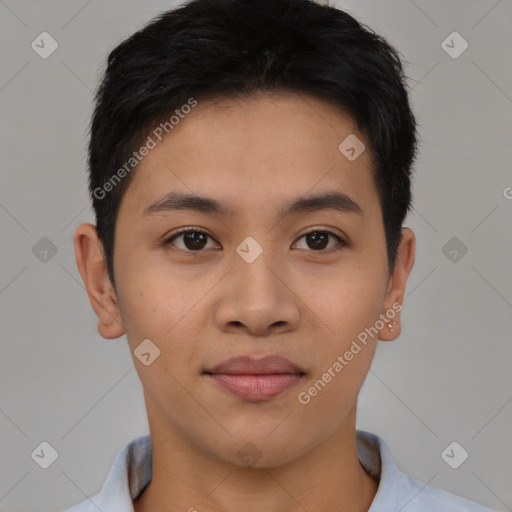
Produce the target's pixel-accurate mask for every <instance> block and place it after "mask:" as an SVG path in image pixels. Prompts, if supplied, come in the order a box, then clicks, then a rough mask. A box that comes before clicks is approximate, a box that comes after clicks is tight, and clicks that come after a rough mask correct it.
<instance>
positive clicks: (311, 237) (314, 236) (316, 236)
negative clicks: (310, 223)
mask: <svg viewBox="0 0 512 512" xmlns="http://www.w3.org/2000/svg"><path fill="white" fill-rule="evenodd" d="M329 237H332V238H334V239H335V240H336V241H337V244H335V245H334V246H332V247H330V248H328V249H326V246H327V245H328V244H329ZM303 238H305V239H306V244H307V245H308V246H309V248H312V249H313V250H314V252H320V251H324V252H334V251H336V250H338V249H339V248H340V247H343V246H345V245H346V244H345V242H344V241H343V240H342V239H341V238H340V237H339V236H338V235H335V234H334V233H332V232H331V231H321V230H315V231H310V232H309V233H306V234H304V235H302V236H301V238H300V239H299V240H302V239H303ZM305 248H306V249H307V248H308V247H305ZM299 249H304V247H299Z"/></svg>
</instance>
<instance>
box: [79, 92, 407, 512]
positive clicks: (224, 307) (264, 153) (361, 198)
mask: <svg viewBox="0 0 512 512" xmlns="http://www.w3.org/2000/svg"><path fill="white" fill-rule="evenodd" d="M349 134H356V135H357V136H358V138H359V139H360V140H362V141H364V138H363V137H362V136H361V135H360V134H359V132H358V130H357V127H356V125H355V123H354V121H353V120H352V118H351V117H350V116H349V115H347V114H346V113H345V112H343V111H342V110H341V109H339V108H334V107H333V106H332V105H331V104H329V103H326V102H324V101H323V100H320V99H316V98H314V97H310V96H305V95H296V94H291V93H287V94H275V95H259V96H254V97H245V98H240V99H225V100H223V101H221V102H217V103H215V104H214V103H212V102H208V103H206V102H205V103H199V105H198V106H197V107H196V108H194V109H193V110H192V112H191V113H190V114H188V115H187V117H186V118H185V119H184V120H182V121H181V122H180V124H179V125H177V126H176V127H175V128H174V130H173V131H172V132H171V134H170V135H169V136H167V137H166V138H165V139H164V140H163V142H162V143H161V144H159V145H158V146H157V147H156V148H155V149H153V150H151V151H150V153H149V154H148V155H147V156H146V157H145V158H144V159H143V160H142V162H141V163H140V164H139V166H138V168H137V170H136V171H135V174H134V176H133V180H132V182H131V183H130V184H129V186H128V188H127V190H126V192H125V195H124V197H123V200H122V202H121V206H120V210H119V214H118V218H117V225H116V237H115V254H114V273H115V280H116V289H115V290H114V288H113V287H112V284H111V283H110V281H109V278H108V275H107V270H106V265H105V261H104V258H103V252H102V247H101V243H100V241H99V240H98V238H97V235H96V230H95V227H94V226H93V225H91V224H82V225H81V226H79V227H78V228H77V230H76V233H75V251H76V259H77V265H78V269H79V271H80V274H81V276H82V279H83V281H84V284H85V286H86V289H87V292H88V294H89V298H90V301H91V305H92V307H93V309H94V311H95V312H96V314H97V316H98V331H99V333H100V334H101V336H103V337H104V338H108V339H113V338H117V337H119V336H121V335H123V334H126V335H127V339H128V343H129V346H130V349H131V352H132V357H133V361H134V365H135V367H136V370H137V372H138V375H139V378H140V380H141V383H142V386H143V390H144V399H145V404H146V409H147V413H148V422H149V427H150V434H151V438H152V442H153V480H152V482H151V484H150V485H149V486H148V488H147V489H146V491H145V492H144V493H143V494H142V496H141V497H140V499H138V500H136V501H135V503H134V508H135V511H136V512H149V511H150V510H153V511H154V510H169V511H174V510H190V509H191V508H192V507H194V508H196V509H197V510H198V511H199V512H201V510H208V511H221V510H222V511H225V512H226V511H227V512H230V511H238V510H245V511H248V512H252V511H255V512H256V511H258V512H260V511H261V510H272V511H282V512H291V511H299V510H304V509H306V510H310V511H316V510H337V511H352V512H353V511H366V510H368V508H369V507H370V505H371V502H372V500H373V498H374V496H375V493H376V491H377V487H378V482H377V481H376V480H375V479H373V478H372V477H371V476H370V475H368V474H367V473H366V472H365V471H364V470H363V468H362V466H361V465H360V463H359V460H358V457H357V452H356V437H355V436H356V423H355V420H356V408H357V397H358V394H359V391H360V389H361V386H362V384H363V382H364V380H365V377H366V375H367V373H368V371H369V368H370V364H371V362H372V359H373V356H374V352H375V348H376V344H377V339H380V340H383V341H391V340H394V339H396V338H397V337H398V336H399V335H400V313H399V312H397V314H396V316H395V317H394V321H396V322H397V323H396V324H395V325H393V331H391V330H390V329H389V327H388V326H387V324H386V323H384V327H383V328H382V329H381V330H380V331H379V334H378V336H375V337H373V338H369V341H368V344H367V345H366V346H362V350H361V351H360V352H359V353H358V354H357V355H355V356H354V358H353V359H352V360H351V361H350V362H349V363H348V364H347V365H346V366H345V367H344V368H343V370H342V371H341V372H339V373H337V374H336V377H334V378H332V380H331V381H330V382H329V383H328V384H327V385H326V386H325V387H324V388H323V389H322V391H321V392H319V393H318V394H317V395H316V396H315V397H313V398H311V401H310V402H309V403H308V404H307V405H303V404H301V403H300V402H299V401H298V399H297V396H298V393H300V392H301V391H304V390H306V391H307V390H308V388H309V387H311V386H312V384H313V383H314V382H315V381H317V379H319V378H321V376H322V374H324V373H325V372H326V371H327V370H328V368H329V367H332V365H333V363H334V362H335V361H336V360H337V357H338V356H339V355H342V354H344V353H345V352H346V351H347V350H348V349H349V347H350V345H351V343H352V341H353V340H355V339H356V337H357V335H358V334H359V333H361V332H362V331H364V329H365V328H367V327H370V326H373V325H374V324H375V322H376V320H378V319H379V315H381V314H384V313H386V311H388V310H389V309H390V308H392V305H393V304H396V303H399V304H402V303H403V298H404V292H405V286H406V281H407V278H408V276H409V274H410V271H411V269H412V267H413V264H414V254H415V235H414V233H413V231H412V230H411V229H409V228H403V230H402V241H401V244H400V247H399V251H398V256H397V260H396V263H395V267H394V270H393V272H392V273H389V272H388V268H387V254H386V243H385V234H384V225H383V220H382V212H381V207H380V204H379V201H378V197H377V189H376V187H375V184H374V181H373V178H372V175H371V172H370V166H371V155H370V152H369V150H368V149H367V150H366V151H364V152H363V153H362V154H361V155H360V156H359V157H358V158H357V159H356V160H354V161H349V160H348V159H347V158H346V157H345V156H344V155H343V154H342V153H341V152H340V151H339V150H338V145H339V144H340V143H341V141H343V140H344V139H345V138H346V137H347V136H348V135H349ZM367 147H368V146H367ZM332 190H335V191H340V192H343V193H345V194H347V195H349V196H350V197H351V198H352V199H353V200H354V201H356V202H357V203H358V204H359V206H360V207H361V209H362V211H363V213H364V215H357V214H354V213H347V212H340V211H337V210H332V209H330V210H319V211H308V212H302V213H299V214H292V215H289V216H287V217H285V218H283V219H281V220H279V219H278V217H277V212H278V210H279V209H280V208H281V207H282V206H283V205H284V204H285V203H288V202H289V201H292V200H295V199H297V198H299V197H301V196H303V195H305V194H311V193H320V192H329V191H332ZM171 191H181V192H184V193H191V192H193V193H194V194H197V195H201V196H203V195H204V196H208V197H212V198H215V199H218V200H224V201H226V202H227V203H228V204H229V206H230V207H231V208H232V209H234V210H235V211H236V215H235V216H233V217H222V216H219V215H215V214H205V213H201V212H196V211H190V210H180V211H168V212H159V213H155V214H153V215H143V212H144V210H145V209H146V208H147V207H148V206H149V205H151V204H152V203H153V202H155V201H156V200H158V199H159V198H161V197H162V196H163V195H165V194H166V193H168V192H171ZM186 227H195V228H198V229H200V230H201V231H205V232H207V234H209V235H210V236H211V238H208V239H207V240H208V241H207V244H206V246H204V248H202V249H201V251H202V252H199V253H198V252H197V251H196V252H194V251H193V248H194V246H193V245H190V244H189V245H188V246H187V245H186V240H185V239H184V237H183V236H182V237H178V238H177V239H175V240H174V242H173V243H171V242H169V243H167V245H165V244H163V240H165V239H166V238H168V237H169V236H170V235H172V234H173V233H175V232H176V231H178V230H179V229H183V228H186ZM315 230H316V231H326V230H328V231H331V232H332V233H334V234H336V235H338V236H340V237H341V238H342V239H343V240H344V242H345V243H346V245H345V246H341V247H339V249H338V250H337V251H335V252H331V253H328V252H326V251H328V250H329V249H330V248H332V247H336V246H337V243H338V241H337V240H336V238H330V239H329V242H328V246H327V247H326V248H325V249H322V248H320V249H319V248H317V247H318V246H316V245H314V241H313V242H311V241H309V242H308V237H305V236H304V235H305V234H306V233H308V232H311V231H315ZM248 236H251V237H253V238H254V239H255V240H256V241H257V242H258V243H259V244H260V246H261V247H262V248H263V252H262V254H261V255H260V256H259V257H258V258H257V259H256V260H255V261H254V262H252V263H250V264H249V263H246V262H245V261H244V260H243V259H242V258H241V257H240V256H239V255H238V254H237V252H236V248H237V246H238V245H239V244H240V243H241V242H242V241H243V240H244V239H245V238H246V237H248ZM173 244H174V245H173ZM321 247H324V246H321ZM191 248H192V249H191ZM187 249H188V253H187V252H186V251H187ZM144 339H150V340H151V341H152V342H153V343H154V344H155V345H156V346H158V347H159V349H160V351H161V353H160V356H159V357H158V358H157V359H155V360H154V362H153V363H151V364H150V365H148V366H145V365H144V364H142V363H141V361H140V360H139V359H138V358H137V357H135V356H134V354H133V351H134V350H135V349H136V348H137V346H138V345H139V344H140V343H141V342H142V340H144ZM247 354H248V355H252V356H263V355H269V354H277V355H280V356H283V357H286V358H287V359H289V360H291V361H292V362H294V363H295V364H297V365H299V366H300V367H302V368H303V369H304V371H305V372H306V375H305V376H304V377H303V378H302V381H301V382H299V384H297V385H295V386H293V387H292V388H290V389H288V390H286V391H284V392H282V393H281V394H279V395H277V396H276V397H274V398H273V399H271V400H267V401H264V402H254V401H247V400H243V399H241V398H238V397H235V396H233V395H232V394H230V393H228V392H226V391H225V390H224V389H221V388H220V387H219V386H218V385H216V384H215V383H212V382H210V381H209V380H208V379H207V378H206V377H205V376H204V375H203V373H202V372H203V370H204V369H205V368H207V367H211V366H213V365H215V364H217V363H219V362H221V361H223V360H225V359H228V358H230V357H232V356H238V355H247ZM248 442H250V443H252V444H253V445H254V446H255V447H256V448H257V450H258V453H259V455H260V459H259V460H258V461H257V463H256V464H255V465H254V466H251V467H247V466H245V465H244V464H243V462H242V461H241V460H240V459H239V457H238V455H237V454H238V452H239V450H240V449H241V448H242V447H243V446H244V445H246V443H248Z"/></svg>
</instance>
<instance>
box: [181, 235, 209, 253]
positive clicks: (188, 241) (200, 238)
mask: <svg viewBox="0 0 512 512" xmlns="http://www.w3.org/2000/svg"><path fill="white" fill-rule="evenodd" d="M196 237H197V238H196ZM205 240H206V235H205V234H204V233H198V232H197V231H191V232H190V233H185V246H186V247H187V249H202V248H203V247H204V245H205V244H204V242H205Z"/></svg>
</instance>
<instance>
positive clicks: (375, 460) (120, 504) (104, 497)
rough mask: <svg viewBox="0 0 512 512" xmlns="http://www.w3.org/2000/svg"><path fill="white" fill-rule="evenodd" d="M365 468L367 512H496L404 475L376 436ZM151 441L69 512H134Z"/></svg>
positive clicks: (366, 447)
mask: <svg viewBox="0 0 512 512" xmlns="http://www.w3.org/2000/svg"><path fill="white" fill-rule="evenodd" d="M356 442H357V451H358V455H359V460H360V462H361V465H362V466H363V467H364V468H365V470H366V471H367V472H368V473H369V474H371V475H372V476H375V477H376V478H377V479H379V487H378V490H377V494H376V495H375V497H374V499H373V501H372V504H371V506H370V509H369V510H368V512H398V511H400V512H496V511H492V510H491V509H489V508H487V507H484V506H482V505H478V504H477V503H474V502H473V501H470V500H467V499H465V498H461V497H459V496H456V495H454V494H451V493H449V492H447V491H443V490H442V489H438V488H436V487H432V486H430V485H425V484H422V483H421V482H419V481H417V480H414V479H412V478H410V477H408V476H407V475H405V474H404V473H402V472H401V471H400V470H399V469H398V467H397V465H396V464H395V461H394V460H393V457H392V455H391V451H390V449H389V447H388V445H387V444H386V443H385V442H384V441H383V440H382V439H381V438H380V437H378V436H376V435H375V434H371V433H369V432H365V431H363V430H357V437H356ZM152 460H153V459H152V452H151V437H150V436H149V435H146V436H141V437H138V438H137V439H134V440H133V441H131V442H130V443H129V444H128V445H127V446H125V447H124V448H123V449H122V450H121V451H120V452H119V453H118V454H117V456H116V458H115V460H114V463H113V464H112V467H111V469H110V472H109V474H108V476H107V480H106V481H105V484H104V485H103V487H102V489H101V491H100V492H99V493H98V494H96V495H95V496H93V497H92V498H89V499H87V500H85V501H82V502H81V503H79V504H78V505H75V506H73V507H71V508H69V509H67V510H66V511H64V512H98V510H100V511H101V512H134V510H133V500H134V499H135V498H136V497H137V496H138V495H139V494H140V493H141V492H142V491H143V490H144V488H145V487H146V485H147V484H149V482H150V481H151V476H152Z"/></svg>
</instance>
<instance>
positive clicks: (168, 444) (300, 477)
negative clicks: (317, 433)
mask: <svg viewBox="0 0 512 512" xmlns="http://www.w3.org/2000/svg"><path fill="white" fill-rule="evenodd" d="M150 432H151V440H152V449H153V476H152V480H151V482H150V484H149V485H148V487H147V488H146V490H145V491H144V493H143V494H142V495H141V496H139V498H138V499H137V500H135V502H134V510H135V512H150V511H163V510H166V511H168V512H174V511H190V512H194V510H197V511H198V512H202V511H204V510H208V511H209V512H210V511H211V512H220V511H223V512H235V511H238V510H241V509H242V510H244V511H245V512H260V511H261V510H272V511H275V512H297V511H304V510H336V511H339V512H345V511H346V512H348V511H350V512H355V511H358V512H359V511H360V512H363V511H364V512H366V511H368V509H369V508H370V505H371V503H372V501H373V498H374V496H375V494H376V492H377V488H378V481H377V480H375V479H374V478H372V477H371V476H370V475H368V474H367V473H366V472H365V471H364V469H363V468H362V466H361V464H360V462H359V458H358V455H357V448H356V428H355V409H354V410H353V411H351V413H349V415H348V416H347V418H345V421H344V422H343V423H342V424H341V425H340V427H339V428H338V429H337V430H336V431H335V432H334V433H333V434H332V435H331V436H330V437H329V438H327V439H325V440H324V441H323V442H322V443H321V444H320V445H318V446H316V447H315V448H313V449H312V450H310V451H309V452H307V453H306V454H305V455H303V456H301V457H299V458H297V459H295V460H293V461H292V462H290V463H287V464H285V465H282V466H277V467H270V468H248V467H241V466H236V465H232V464H229V463H226V462H225V461H220V460H219V459H217V458H213V457H212V456H211V455H210V454H206V453H204V451H200V450H199V449H198V448H197V447H192V446H189V444H188V443H187V439H186V438H185V437H184V436H183V435H181V434H180V433H179V432H174V431H173V432H169V431H166V430H165V429H164V430H163V429H159V428H153V429H151V422H150Z"/></svg>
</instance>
